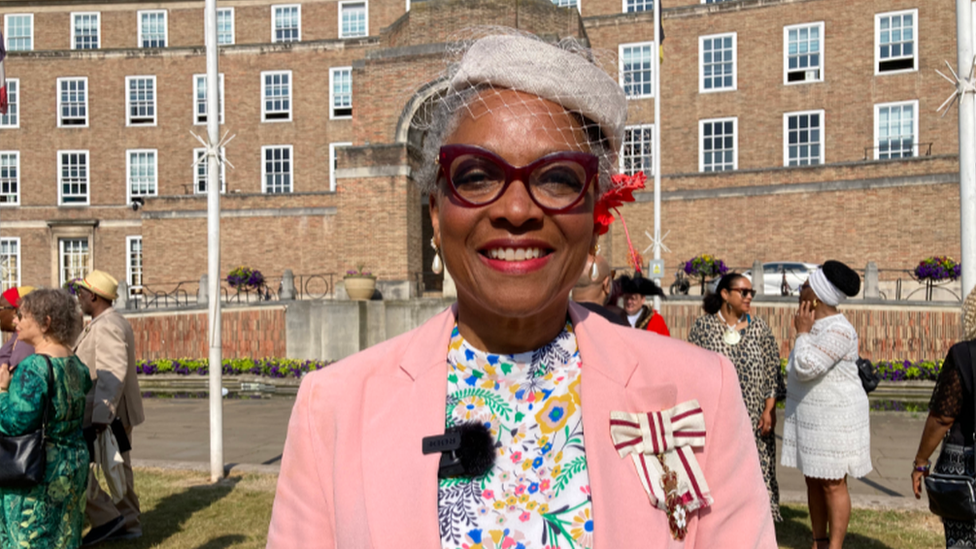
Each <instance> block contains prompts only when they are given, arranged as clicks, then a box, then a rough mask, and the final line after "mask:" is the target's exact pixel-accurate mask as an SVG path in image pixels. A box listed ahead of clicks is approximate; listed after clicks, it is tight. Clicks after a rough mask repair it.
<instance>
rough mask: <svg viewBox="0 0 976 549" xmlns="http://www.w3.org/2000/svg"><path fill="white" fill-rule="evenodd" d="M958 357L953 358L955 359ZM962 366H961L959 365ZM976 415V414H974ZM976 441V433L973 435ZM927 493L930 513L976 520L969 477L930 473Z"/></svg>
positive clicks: (975, 346) (973, 352)
mask: <svg viewBox="0 0 976 549" xmlns="http://www.w3.org/2000/svg"><path fill="white" fill-rule="evenodd" d="M968 347H969V361H968V362H967V364H969V365H970V367H971V368H972V367H974V366H976V364H974V363H973V359H974V358H976V341H970V342H969V345H968ZM955 358H956V357H953V359H955ZM957 366H961V364H957ZM974 413H976V412H974ZM973 436H974V439H976V433H973ZM925 491H926V492H928V494H929V511H932V513H934V514H936V515H938V516H940V517H942V518H944V519H949V520H956V521H962V522H972V521H974V520H976V479H973V477H971V476H969V475H951V474H945V473H930V474H929V475H928V476H927V477H925Z"/></svg>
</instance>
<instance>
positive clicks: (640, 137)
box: [620, 124, 654, 175]
mask: <svg viewBox="0 0 976 549" xmlns="http://www.w3.org/2000/svg"><path fill="white" fill-rule="evenodd" d="M620 171H621V172H622V173H625V174H627V175H634V174H635V173H637V172H644V174H645V175H652V174H653V173H654V125H653V124H640V125H637V126H627V127H625V128H624V144H623V147H622V148H621V151H620Z"/></svg>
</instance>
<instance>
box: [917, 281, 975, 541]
mask: <svg viewBox="0 0 976 549" xmlns="http://www.w3.org/2000/svg"><path fill="white" fill-rule="evenodd" d="M962 310H963V334H962V340H961V341H959V342H958V343H956V344H955V345H953V346H952V347H951V348H950V349H949V352H948V354H946V357H945V361H944V362H943V363H942V370H941V371H940V372H939V379H938V381H937V382H936V384H935V390H933V391H932V400H931V402H930V403H929V417H928V418H927V419H926V420H925V429H924V430H923V431H922V439H921V440H920V441H919V443H918V452H917V453H916V454H915V463H914V464H913V468H912V491H914V492H915V498H916V499H918V498H921V497H922V479H923V478H924V477H926V476H928V474H929V469H930V467H931V466H932V462H931V461H929V457H931V456H932V452H934V451H935V449H936V447H938V446H939V443H940V442H941V443H942V452H941V453H940V454H939V459H938V460H937V461H936V463H935V471H936V472H937V473H942V474H951V475H967V476H970V477H971V476H973V475H974V473H976V471H974V463H973V446H974V441H973V429H974V421H976V399H974V396H973V393H974V383H973V382H974V374H976V288H974V289H973V290H972V291H970V292H969V295H968V296H967V297H966V300H965V301H964V302H963V306H962ZM942 527H943V529H944V530H945V540H946V547H947V548H949V547H976V521H958V520H949V519H942Z"/></svg>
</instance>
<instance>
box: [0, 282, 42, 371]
mask: <svg viewBox="0 0 976 549" xmlns="http://www.w3.org/2000/svg"><path fill="white" fill-rule="evenodd" d="M32 291H34V288H33V287H31V286H20V287H17V288H10V289H9V290H7V291H5V292H3V295H2V296H0V330H2V331H4V332H8V333H10V332H14V330H15V329H16V319H17V307H18V306H19V305H20V300H21V299H23V298H24V296H26V295H27V294H29V293H31V292H32ZM32 354H34V348H33V347H31V346H30V345H28V344H27V343H24V342H23V341H19V339H18V338H17V334H16V332H15V333H13V334H12V335H11V336H10V339H8V340H7V342H6V343H4V344H3V347H0V366H7V367H9V368H10V369H13V368H16V367H17V365H18V364H20V362H21V361H22V360H24V359H25V358H27V357H29V356H30V355H32Z"/></svg>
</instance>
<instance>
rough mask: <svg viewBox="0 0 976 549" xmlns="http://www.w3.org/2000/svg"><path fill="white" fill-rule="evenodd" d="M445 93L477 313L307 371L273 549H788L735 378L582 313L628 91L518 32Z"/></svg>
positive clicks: (439, 197) (444, 140)
mask: <svg viewBox="0 0 976 549" xmlns="http://www.w3.org/2000/svg"><path fill="white" fill-rule="evenodd" d="M447 82H448V88H447V90H446V92H445V93H444V95H443V100H442V101H441V102H440V104H439V106H438V108H437V110H436V112H435V114H434V116H433V122H432V124H431V127H430V128H429V129H428V132H427V136H426V139H425V141H424V151H423V152H424V157H425V159H426V166H425V167H424V168H425V169H424V170H423V171H422V173H421V174H420V176H419V183H420V184H421V186H422V187H423V188H424V189H425V190H426V191H427V193H428V195H429V197H430V212H431V219H432V222H433V234H434V238H433V245H434V246H435V248H436V249H437V250H438V253H439V254H440V255H442V256H443V260H444V264H445V266H446V268H447V269H448V270H449V271H450V273H451V275H452V276H453V278H454V280H455V283H456V285H457V289H458V301H457V303H456V304H455V305H454V306H452V307H451V308H449V309H448V310H446V311H444V312H443V313H441V314H440V315H438V316H436V317H434V318H433V319H431V320H430V321H428V322H427V323H425V324H424V325H423V326H421V327H420V328H418V329H416V330H414V331H412V332H409V333H407V334H404V335H402V336H400V337H397V338H395V339H393V340H390V341H387V342H385V343H383V344H380V345H377V346H376V347H373V348H371V349H368V350H366V351H364V352H362V353H360V354H357V355H354V356H352V357H349V358H348V359H346V360H343V361H341V362H339V363H337V364H335V365H333V366H330V367H329V368H327V369H325V370H323V371H321V372H315V373H312V374H309V375H308V376H306V378H305V379H304V380H303V383H302V388H301V390H300V391H299V395H298V399H297V401H296V404H295V409H294V411H293V413H292V419H291V423H290V425H289V432H288V439H287V442H286V445H285V452H284V457H283V459H282V468H281V476H280V477H279V481H278V488H277V495H276V500H275V506H274V511H273V516H272V521H271V526H270V530H269V535H268V546H269V547H282V548H285V547H297V546H302V547H329V548H331V547H377V548H385V547H390V548H392V547H402V546H405V545H406V546H410V547H435V546H441V547H444V548H457V547H482V546H483V547H492V546H494V547H527V546H533V547H573V548H581V547H606V548H610V547H613V548H627V547H648V546H651V547H668V546H671V544H672V543H673V540H683V542H684V544H683V547H729V546H735V547H775V540H774V532H773V528H772V521H771V517H770V513H769V501H768V498H767V497H766V492H765V489H764V486H763V480H762V475H761V473H760V469H759V462H758V459H757V457H756V454H755V447H754V446H753V443H752V438H751V437H750V436H749V435H750V424H749V418H748V416H747V415H746V412H745V409H744V407H743V405H742V397H741V394H740V391H739V385H738V381H737V378H736V374H735V370H734V369H733V368H732V366H731V364H730V363H729V362H728V361H727V360H725V359H723V358H721V357H719V356H718V355H716V354H713V353H709V352H706V351H703V350H700V349H697V348H695V347H693V346H691V345H688V344H686V343H683V342H680V341H674V340H671V339H669V338H664V337H660V336H658V335H656V334H653V333H649V332H643V331H638V330H630V329H627V328H624V327H619V326H615V325H613V324H611V323H609V322H608V321H607V320H605V319H604V318H602V317H600V316H598V315H595V314H591V313H590V312H589V311H588V310H586V309H584V308H582V307H579V306H577V305H575V304H572V303H570V302H569V293H570V290H571V289H572V288H573V286H574V285H575V283H576V281H577V280H578V278H579V276H580V273H581V272H582V271H583V267H584V265H585V264H586V262H587V258H588V256H590V255H592V254H593V252H594V248H595V245H596V240H597V236H598V234H599V233H600V231H601V228H602V225H600V224H598V223H597V220H596V219H595V217H594V210H595V207H596V205H597V203H598V202H599V201H600V200H601V197H604V196H605V195H606V194H607V192H608V191H610V190H611V189H612V185H614V183H613V181H614V180H613V179H612V177H611V176H612V175H613V173H612V172H613V166H614V165H615V162H614V155H615V152H614V151H617V150H619V148H620V145H621V140H622V136H623V124H624V122H625V119H626V113H627V101H626V98H625V97H624V95H623V92H622V90H621V89H620V87H619V86H618V85H617V82H616V81H615V80H614V79H613V78H612V77H611V76H610V75H608V74H607V73H606V72H604V71H603V70H602V69H601V68H600V67H599V66H598V65H596V64H595V63H594V62H593V55H592V53H591V52H589V50H587V49H586V48H584V47H582V46H581V45H580V44H579V43H578V42H576V41H575V40H572V39H566V40H563V41H561V42H559V43H558V44H555V45H553V44H549V43H546V42H543V41H542V40H539V39H537V38H535V37H531V36H525V35H521V34H517V33H516V32H515V31H511V33H509V34H494V35H491V36H485V37H483V38H480V39H473V40H470V41H468V42H467V44H466V47H465V48H463V52H462V55H460V57H459V58H458V59H457V60H456V62H455V63H454V64H452V66H451V67H450V69H449V71H448V75H447ZM479 430H480V431H483V432H486V433H487V434H489V435H490V440H491V445H487V446H486V447H485V446H484V445H481V444H475V443H471V442H469V441H470V440H474V439H472V437H471V436H468V435H466V434H465V433H470V432H472V431H479ZM442 433H446V435H441V434H442ZM434 435H440V436H434ZM486 460H487V463H488V464H489V467H488V468H487V473H483V470H484V469H479V471H481V472H480V473H479V472H473V471H474V468H473V467H471V466H469V465H470V464H471V463H475V462H477V463H483V462H484V461H486ZM482 473H483V474H482Z"/></svg>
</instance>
